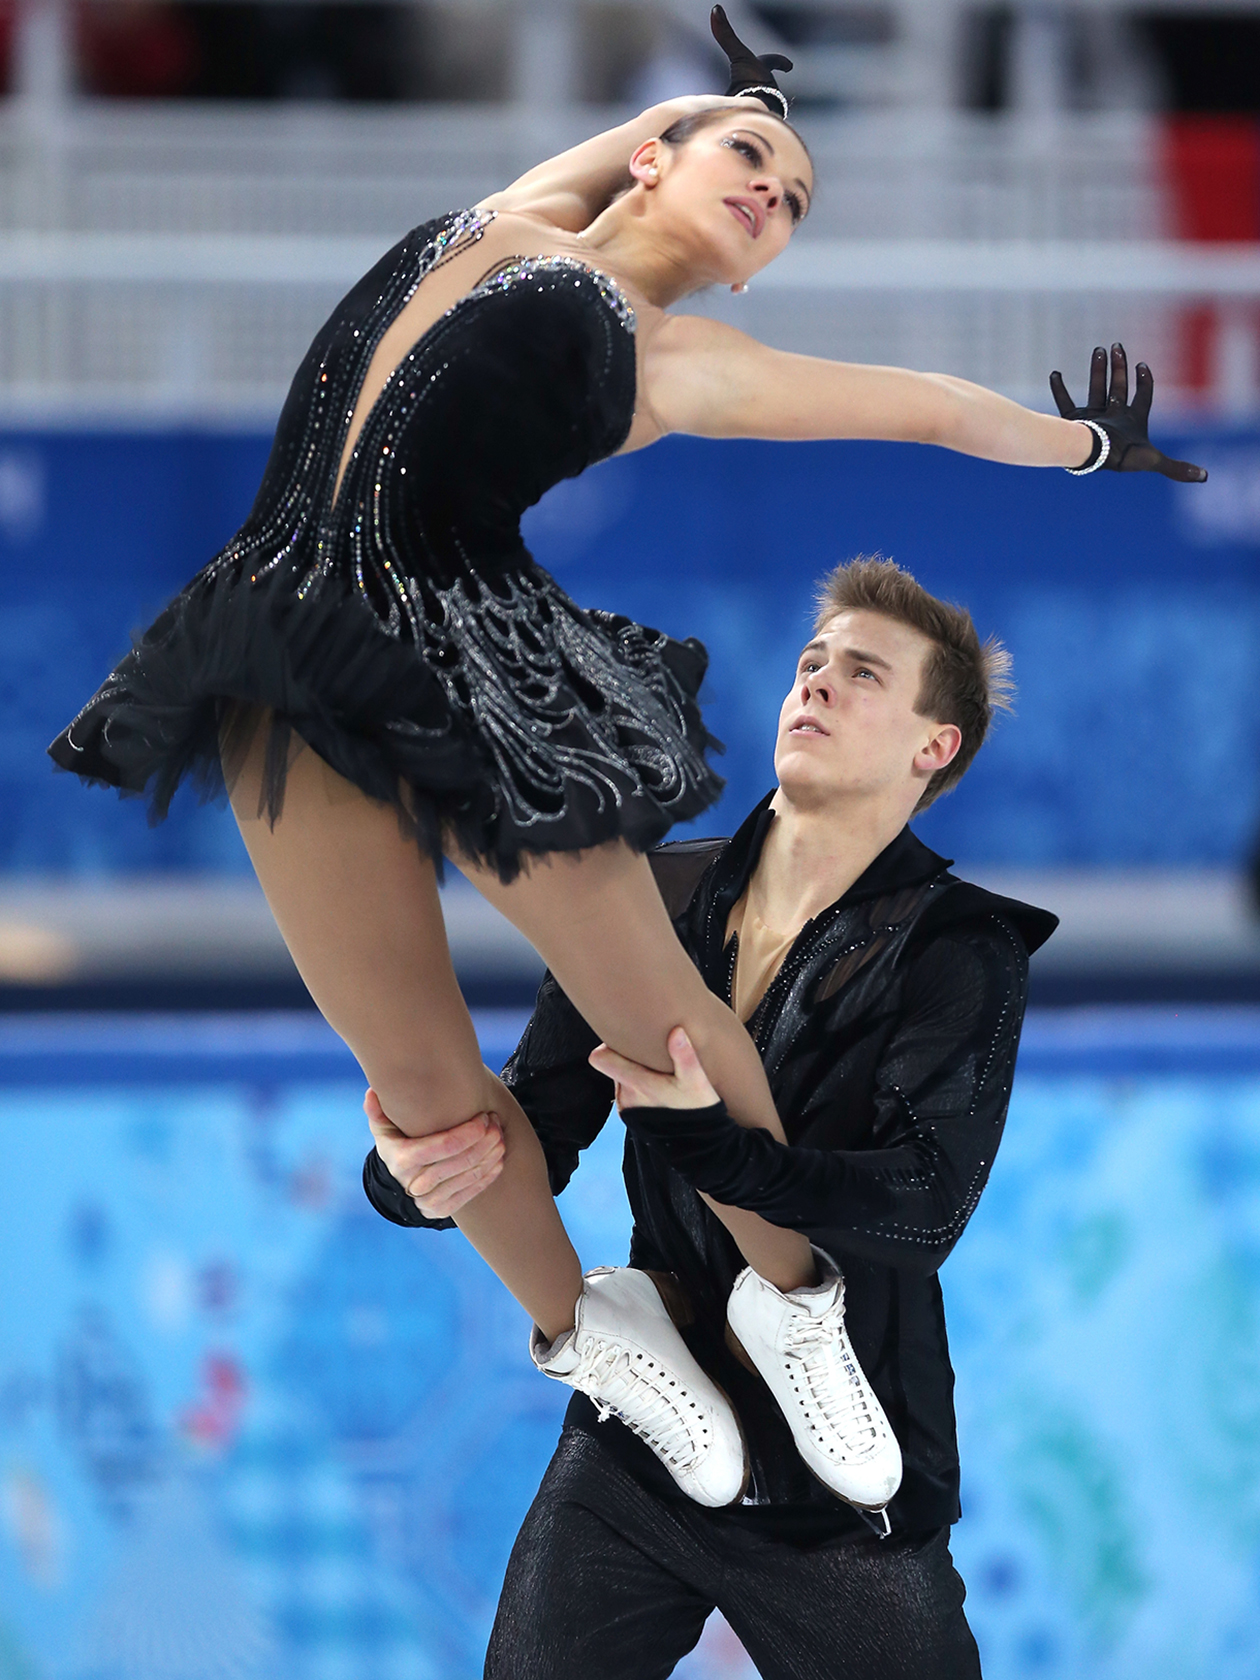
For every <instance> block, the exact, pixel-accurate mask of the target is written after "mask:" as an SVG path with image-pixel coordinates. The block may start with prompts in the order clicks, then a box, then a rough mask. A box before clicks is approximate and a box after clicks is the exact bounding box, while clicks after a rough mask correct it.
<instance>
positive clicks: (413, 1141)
mask: <svg viewBox="0 0 1260 1680" xmlns="http://www.w3.org/2000/svg"><path fill="white" fill-rule="evenodd" d="M363 1112H364V1113H365V1114H366V1115H367V1122H368V1125H369V1126H370V1127H371V1130H372V1136H373V1137H374V1138H375V1139H376V1153H377V1154H378V1155H379V1156H380V1158H381V1160H382V1161H384V1163H385V1165H386V1166H387V1167H388V1168H389V1171H390V1172H391V1173H392V1174H393V1176H394V1177H395V1178H396V1179H397V1180H398V1182H399V1184H401V1185H402V1187H403V1189H404V1190H405V1191H406V1192H407V1194H408V1195H409V1196H410V1197H411V1199H412V1201H413V1202H414V1203H415V1204H416V1206H417V1207H418V1208H419V1209H420V1212H421V1213H422V1214H423V1215H424V1216H425V1218H426V1219H449V1218H450V1217H451V1215H452V1214H454V1213H456V1212H458V1210H459V1209H460V1208H462V1207H463V1206H464V1205H465V1203H466V1202H471V1201H472V1199H473V1197H474V1196H479V1195H480V1194H481V1192H482V1191H483V1190H484V1189H485V1188H486V1186H487V1185H488V1184H493V1183H494V1181H495V1179H496V1178H498V1176H499V1174H500V1173H501V1172H502V1171H503V1156H504V1143H503V1128H502V1126H501V1125H500V1124H499V1121H498V1118H497V1116H495V1115H493V1114H474V1115H473V1117H472V1119H471V1120H465V1121H463V1122H462V1123H461V1124H460V1125H458V1126H452V1127H451V1128H450V1129H449V1131H445V1132H430V1133H429V1135H428V1136H427V1137H418V1138H413V1137H408V1136H407V1134H406V1132H400V1131H399V1129H398V1127H397V1126H395V1124H394V1122H393V1121H392V1120H391V1119H390V1118H389V1116H388V1114H386V1112H385V1110H384V1109H383V1108H382V1107H381V1102H380V1098H379V1097H378V1096H377V1094H376V1092H375V1091H371V1090H369V1092H368V1094H367V1096H366V1097H364V1099H363Z"/></svg>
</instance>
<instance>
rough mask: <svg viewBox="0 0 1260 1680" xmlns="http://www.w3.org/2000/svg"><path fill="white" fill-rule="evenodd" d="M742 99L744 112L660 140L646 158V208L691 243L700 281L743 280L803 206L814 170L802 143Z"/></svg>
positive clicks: (777, 244) (782, 239) (785, 235)
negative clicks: (675, 141)
mask: <svg viewBox="0 0 1260 1680" xmlns="http://www.w3.org/2000/svg"><path fill="white" fill-rule="evenodd" d="M747 103H748V105H749V110H748V111H747V113H744V112H742V111H741V112H732V113H731V114H730V116H729V117H725V118H723V120H722V121H721V122H715V123H713V124H712V125H711V126H710V127H708V128H702V129H701V130H700V131H699V133H697V134H693V135H692V137H691V139H690V140H687V141H684V142H683V144H682V145H680V146H668V145H660V146H659V148H658V149H657V151H656V152H655V154H654V156H653V158H652V162H653V163H654V164H655V165H656V168H657V175H656V176H655V177H649V184H652V185H653V186H654V198H655V201H656V202H655V204H654V209H655V211H656V213H657V214H662V213H664V214H665V215H666V216H668V218H669V220H670V221H671V222H674V223H675V226H676V228H677V231H678V232H679V233H680V234H682V235H683V237H685V238H686V239H687V242H688V243H689V244H693V245H695V246H696V247H697V248H696V251H695V255H696V260H697V265H698V266H699V267H701V268H702V269H704V270H705V271H706V272H705V279H706V281H722V282H729V283H730V284H739V283H740V282H742V281H745V280H748V279H750V278H751V277H752V276H753V275H754V274H756V273H758V272H759V271H760V270H761V269H763V268H764V267H765V266H766V264H767V263H769V262H773V260H774V258H775V257H777V256H778V254H779V252H780V251H781V250H782V249H783V247H784V246H785V245H786V244H787V242H788V240H789V239H790V238H791V237H792V233H793V231H794V229H795V228H796V227H797V226H798V225H799V223H800V222H801V221H803V220H804V218H805V216H806V215H807V214H808V211H809V205H810V196H811V194H812V192H813V188H814V172H813V170H812V168H811V167H810V161H809V156H808V154H807V153H806V151H805V148H804V146H803V145H802V144H801V142H800V141H799V140H798V139H797V138H796V136H795V134H793V133H792V130H791V129H790V128H788V127H787V126H786V125H785V124H784V123H781V122H776V121H775V119H774V118H773V117H771V116H769V115H768V114H767V113H764V112H760V113H759V111H758V108H757V106H756V105H754V104H753V102H752V101H751V100H750V101H748V102H747ZM649 167H650V165H649ZM636 173H638V172H637V171H636ZM640 179H642V176H640Z"/></svg>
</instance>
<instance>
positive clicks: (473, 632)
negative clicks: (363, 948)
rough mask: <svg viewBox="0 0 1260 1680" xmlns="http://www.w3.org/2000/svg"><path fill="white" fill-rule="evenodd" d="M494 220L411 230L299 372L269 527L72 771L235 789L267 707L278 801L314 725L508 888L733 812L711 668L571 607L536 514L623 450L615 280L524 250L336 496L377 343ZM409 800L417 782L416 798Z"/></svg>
mask: <svg viewBox="0 0 1260 1680" xmlns="http://www.w3.org/2000/svg"><path fill="white" fill-rule="evenodd" d="M491 219H492V214H491V213H485V212H477V211H462V212H459V213H457V214H455V215H450V216H445V217H442V218H440V219H438V220H436V221H433V222H429V223H426V224H425V225H424V226H422V227H419V228H417V229H415V230H414V231H413V232H412V233H410V234H408V236H407V237H406V238H405V239H403V240H402V241H401V242H400V243H399V244H398V245H396V246H395V247H394V249H393V250H392V251H390V252H388V253H387V254H386V256H385V257H383V258H382V259H381V261H380V262H379V263H378V264H377V265H376V267H375V268H373V269H372V270H371V272H370V273H368V274H367V275H365V276H364V278H363V279H362V280H360V281H359V283H358V284H357V285H356V286H355V287H354V288H353V290H352V291H351V292H350V293H349V294H348V295H347V296H346V297H345V298H344V299H343V301H342V302H341V303H340V304H339V305H338V307H337V308H336V310H334V312H333V314H332V316H331V318H330V319H329V321H328V322H327V324H326V325H325V326H324V327H323V329H322V330H321V331H320V333H319V334H318V336H317V337H316V339H315V342H314V343H313V344H312V346H311V348H310V350H309V351H308V352H307V355H306V357H305V359H304V361H303V362H302V365H301V367H300V368H299V369H298V372H297V375H296V377H295V379H294V381H293V385H292V387H291V389H290V392H289V396H288V398H287V400H286V402H285V405H284V409H283V411H282V413H281V416H280V422H279V425H278V427H277V430H276V438H275V443H274V445H273V447H272V451H271V455H270V458H269V460H268V463H267V468H266V472H265V474H264V476H263V481H262V486H261V488H260V490H259V492H258V497H257V500H256V501H255V503H254V506H253V508H252V510H251V512H250V515H249V518H248V519H247V520H246V522H245V524H244V525H243V526H242V527H241V529H240V531H238V532H237V534H236V536H234V537H233V538H232V540H231V542H229V543H228V545H227V547H226V548H224V549H223V551H222V552H221V553H220V554H219V555H218V556H217V557H216V558H215V559H214V560H212V561H211V563H210V564H209V565H208V566H207V567H205V569H204V570H203V571H201V572H199V573H198V574H197V576H196V577H195V578H194V579H193V580H192V582H191V583H190V584H189V585H188V587H187V588H186V589H184V590H183V591H182V592H181V593H180V594H179V595H178V596H177V597H176V598H175V600H174V601H173V602H172V603H171V604H170V606H169V607H167V609H166V610H165V612H163V613H162V615H161V616H160V617H159V618H158V620H157V621H156V622H155V623H154V624H153V625H152V626H151V627H150V628H149V629H148V630H147V631H146V632H145V634H144V635H143V637H141V638H140V639H139V640H138V642H137V644H136V646H135V647H134V649H133V650H132V652H131V653H130V654H129V655H128V656H127V657H126V658H125V659H124V660H123V661H122V663H121V664H120V665H119V666H118V668H117V669H116V670H115V671H114V672H113V674H112V675H111V676H110V677H109V679H108V681H107V682H106V683H105V684H104V686H103V687H102V688H101V689H100V690H99V692H98V693H97V694H96V695H94V696H93V698H92V699H91V700H90V701H89V703H88V705H87V706H86V707H85V708H84V710H83V711H82V712H80V714H79V715H78V717H76V718H75V720H74V722H73V723H72V724H71V725H70V726H69V728H68V729H66V730H65V731H64V733H63V734H61V735H59V736H58V738H57V740H56V741H54V742H53V745H52V747H51V748H50V752H51V754H52V757H53V758H54V759H55V761H56V762H57V764H59V765H60V766H62V767H63V768H64V769H67V770H73V771H76V772H77V773H78V774H79V775H80V776H82V777H84V778H85V779H87V780H89V781H93V782H100V783H105V784H107V785H109V786H112V787H115V788H118V789H120V790H121V791H122V792H123V793H131V794H147V795H148V796H149V797H150V799H151V802H152V809H153V812H154V814H155V817H161V816H163V815H165V812H166V809H167V807H168V805H169V803H170V800H171V797H172V795H173V793H174V791H175V789H176V787H177V786H178V785H179V783H180V782H181V781H182V780H184V779H185V777H190V776H191V777H192V778H194V779H195V780H196V781H197V782H198V783H199V784H200V785H201V787H202V788H203V790H204V791H205V792H207V793H209V794H214V793H217V792H220V791H221V790H222V786H223V778H222V770H221V768H220V756H219V733H220V727H221V724H222V722H223V719H224V716H225V710H226V709H227V708H229V707H231V705H232V704H233V703H236V702H245V703H247V704H252V705H256V706H262V707H267V708H270V709H271V710H272V712H273V714H274V717H275V720H276V721H275V724H274V727H273V734H272V737H271V741H270V750H269V753H268V760H267V787H266V794H267V798H268V800H269V803H270V808H271V810H272V812H273V814H274V813H275V812H278V811H279V809H280V807H281V804H282V800H283V789H284V776H285V769H286V765H287V763H288V761H289V758H290V753H289V750H288V749H289V744H290V731H296V732H297V734H298V735H300V736H301V738H302V739H303V740H304V741H306V742H307V743H308V744H309V745H310V746H312V747H313V748H314V749H315V751H316V752H318V753H319V755H320V756H321V757H322V758H323V759H325V760H326V761H327V762H328V763H329V764H330V765H332V767H333V768H334V769H335V770H337V771H338V772H340V774H341V775H343V776H345V777H347V778H348V779H349V780H350V781H352V782H354V783H355V784H356V785H357V786H358V787H360V788H361V789H362V790H363V791H364V792H365V793H366V794H368V795H369V796H370V797H372V798H374V799H378V800H381V801H385V802H389V803H391V804H393V805H395V806H396V807H398V808H399V809H400V811H404V812H405V813H406V814H407V815H408V817H409V820H412V821H414V822H415V823H416V825H417V827H418V829H419V838H420V840H421V843H422V844H423V845H424V846H425V847H426V849H427V850H428V851H429V852H430V853H431V854H432V855H433V856H435V857H437V856H438V855H439V854H440V850H441V847H442V843H443V840H444V839H445V840H446V842H447V843H448V845H449V844H450V843H454V844H455V845H456V846H457V847H458V848H460V849H461V850H463V851H465V852H469V853H472V854H473V855H475V856H477V857H479V858H481V859H482V860H483V861H484V862H486V863H488V864H490V865H491V866H493V867H495V868H497V869H498V870H499V872H500V874H501V875H502V876H503V877H504V879H510V878H511V877H512V875H513V874H514V873H515V872H516V870H517V869H518V868H519V866H520V859H521V855H522V853H545V852H551V851H572V850H577V849H580V848H582V847H586V846H591V845H595V844H598V843H600V842H602V841H605V840H610V839H613V838H615V837H617V836H621V837H624V838H625V839H626V840H627V841H628V842H629V843H630V844H631V845H632V846H634V847H635V849H636V850H643V849H645V848H646V847H648V846H650V845H653V844H654V843H655V842H656V841H658V840H659V839H660V838H661V836H662V835H663V834H664V833H665V831H666V830H667V829H668V828H669V827H670V826H671V825H672V824H673V823H676V822H679V821H682V820H685V819H686V818H688V817H692V816H694V815H696V814H697V813H698V812H700V811H702V810H703V809H704V808H705V807H706V806H707V805H709V804H711V803H712V801H713V800H714V799H715V798H716V797H717V794H718V792H719V791H720V789H721V785H722V784H721V781H720V779H719V778H718V777H717V776H716V775H715V774H714V773H713V771H712V770H711V769H710V768H709V766H708V765H707V763H706V761H705V752H706V750H707V749H708V748H710V747H712V746H714V745H715V744H716V743H714V742H713V741H712V739H711V737H709V736H708V735H707V733H706V731H705V729H704V726H703V724H702V722H701V719H700V712H699V707H698V705H697V701H696V694H697V690H698V688H699V685H700V681H701V679H702V677H703V675H704V669H705V664H706V655H705V652H704V649H703V647H702V646H701V645H700V644H699V643H698V642H696V641H694V640H689V641H686V642H677V641H674V640H671V639H670V638H669V637H667V636H664V635H662V634H660V633H659V632H657V631H654V630H648V629H645V628H644V627H643V626H641V625H638V624H635V623H632V622H631V621H630V620H628V619H626V618H621V617H618V616H615V615H613V614H610V613H605V612H595V611H584V610H582V609H581V608H579V607H577V606H576V605H575V604H574V603H573V602H572V601H571V600H570V599H569V597H568V596H567V595H566V594H565V593H564V591H563V590H562V589H561V588H560V587H559V585H558V584H557V583H556V582H555V580H554V579H553V578H552V577H551V576H550V575H549V574H548V573H547V572H546V571H544V570H543V568H542V567H541V566H539V565H537V564H536V563H535V562H534V560H533V559H532V558H531V556H530V554H529V551H528V550H527V549H526V548H525V546H524V543H523V541H522V537H521V530H520V519H521V515H522V514H523V513H524V511H525V510H526V508H528V507H530V506H531V505H532V504H533V503H535V502H536V501H537V500H538V499H539V497H540V496H542V495H543V493H544V492H545V491H546V490H548V489H550V488H551V486H552V485H553V484H556V483H557V482H558V481H559V480H560V479H562V478H566V477H573V476H574V475H576V474H577V473H580V472H581V471H583V469H584V468H586V467H588V466H590V465H592V464H593V463H594V462H596V461H599V460H602V459H603V458H604V457H605V456H608V455H611V454H613V453H614V452H615V451H616V450H617V449H618V448H619V447H620V446H621V444H622V443H623V442H624V441H625V438H626V436H627V433H628V431H629V428H630V423H631V420H632V418H633V413H634V403H635V350H634V329H635V320H634V311H633V309H632V308H631V306H630V304H629V302H628V301H627V299H626V298H625V296H624V294H623V293H622V291H621V290H620V288H619V287H618V286H617V285H616V283H615V282H614V281H613V280H611V279H610V278H609V277H608V276H607V275H604V274H602V273H601V272H600V271H599V270H598V269H595V268H592V267H590V266H588V265H587V264H585V263H581V262H578V261H577V260H576V259H573V258H570V257H563V256H544V257H529V258H515V259H512V260H510V261H509V262H508V263H506V264H505V265H501V266H500V267H498V268H497V269H495V270H494V271H493V272H492V273H491V274H490V275H488V276H487V277H486V278H485V279H483V280H482V281H481V282H480V283H479V284H477V285H476V286H475V287H474V288H473V289H472V290H471V291H470V292H469V293H467V294H466V295H465V296H464V297H463V298H461V299H460V301H459V302H458V303H457V304H455V305H454V307H453V308H451V309H450V310H448V311H447V312H446V314H445V315H443V316H442V317H440V318H439V319H438V320H437V321H436V322H435V323H434V324H433V326H431V327H430V328H429V330H428V331H427V332H426V333H425V334H424V335H423V336H422V337H421V338H420V339H419V340H418V342H417V343H416V344H415V345H413V347H412V349H411V350H410V352H409V353H408V354H407V355H406V357H404V359H403V361H402V363H401V364H400V366H399V367H398V368H397V369H396V370H395V372H394V373H393V374H392V375H391V377H390V379H389V381H388V382H387V384H386V385H385V388H384V390H383V391H382V393H381V395H380V397H379V398H378V400H377V401H376V403H375V404H374V406H373V407H372V409H371V411H370V413H369V414H368V416H367V419H366V420H365V422H364V424H363V427H362V430H361V432H360V434H359V436H358V439H357V440H356V444H355V448H354V451H353V453H352V455H351V457H350V460H349V463H348V465H347V467H346V471H345V475H344V478H343V482H342V485H341V488H340V491H339V492H338V494H337V496H336V500H335V503H334V498H333V488H334V484H335V480H336V475H337V470H338V466H339V463H340V460H341V456H342V450H343V448H344V444H345V439H346V434H347V429H348V427H349V425H350V421H351V416H352V412H353V409H354V406H355V401H356V399H357V396H358V392H359V390H360V387H361V386H362V383H363V380H364V377H365V375H366V373H367V369H368V365H369V363H370V362H371V359H372V355H373V352H374V351H375V349H376V347H377V345H378V344H379V343H380V341H381V338H382V336H383V335H384V333H385V331H386V330H387V328H388V327H389V326H390V324H391V323H392V322H393V320H394V319H395V318H396V316H397V315H398V312H399V311H400V310H401V309H402V308H403V306H404V305H405V304H406V303H407V301H408V300H409V299H410V298H411V296H412V295H413V294H414V292H415V290H416V288H417V287H418V286H419V285H420V283H421V282H422V281H423V279H424V277H425V276H426V274H428V273H430V272H431V271H432V270H433V269H434V268H435V267H436V266H438V264H439V263H441V262H444V261H446V260H449V258H450V257H451V256H452V255H453V254H456V253H457V252H459V251H461V250H462V249H464V248H466V247H467V246H469V245H471V244H473V243H475V242H476V241H477V240H478V239H480V237H481V234H482V232H483V231H484V229H485V227H486V226H487V224H488V223H489V221H490V220H491ZM404 790H405V791H404Z"/></svg>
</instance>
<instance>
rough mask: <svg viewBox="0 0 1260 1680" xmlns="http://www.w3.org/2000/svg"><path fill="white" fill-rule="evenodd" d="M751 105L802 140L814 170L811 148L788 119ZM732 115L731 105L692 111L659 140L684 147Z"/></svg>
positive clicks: (758, 112) (752, 104) (672, 124)
mask: <svg viewBox="0 0 1260 1680" xmlns="http://www.w3.org/2000/svg"><path fill="white" fill-rule="evenodd" d="M749 103H750V104H751V106H752V109H753V111H754V113H755V114H756V115H757V116H759V117H769V118H771V120H772V121H774V122H777V123H782V124H783V126H784V128H786V129H787V130H788V132H789V133H791V134H794V135H795V136H796V138H797V139H798V140H800V142H801V145H802V146H804V147H805V156H806V157H807V158H808V159H809V161H810V166H811V168H812V167H813V162H814V158H813V154H812V153H811V151H810V149H809V147H808V146H806V145H805V141H804V140H803V139H802V138H801V135H800V132H799V131H798V130H797V129H795V128H793V127H792V125H791V123H790V122H788V120H787V118H786V117H781V116H779V115H778V114H777V113H776V112H774V111H767V110H766V108H765V106H764V105H762V104H760V103H759V102H758V101H757V100H750V101H749ZM731 115H732V111H731V108H730V106H729V105H714V106H712V107H711V108H710V109H709V110H707V111H692V112H691V114H690V115H689V116H686V117H677V118H676V119H675V120H674V121H673V122H672V123H670V125H669V127H668V128H663V129H662V130H661V132H660V136H659V138H660V139H662V140H664V142H665V144H666V145H667V146H684V145H686V143H687V141H688V140H690V139H691V138H692V137H693V136H694V135H696V134H699V133H700V130H701V129H703V128H712V126H713V124H714V123H717V122H722V121H723V120H724V119H725V118H726V117H729V116H731Z"/></svg>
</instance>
